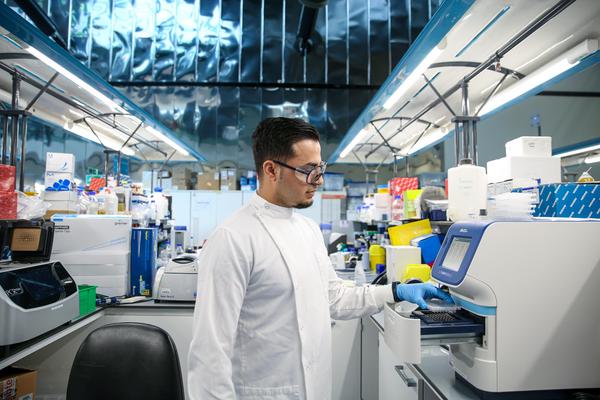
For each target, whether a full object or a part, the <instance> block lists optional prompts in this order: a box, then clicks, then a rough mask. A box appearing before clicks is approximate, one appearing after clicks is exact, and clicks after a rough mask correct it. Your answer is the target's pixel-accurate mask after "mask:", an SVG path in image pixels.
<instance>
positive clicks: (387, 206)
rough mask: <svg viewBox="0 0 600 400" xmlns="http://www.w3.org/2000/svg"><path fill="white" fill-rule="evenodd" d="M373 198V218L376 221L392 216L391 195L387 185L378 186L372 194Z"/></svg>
mask: <svg viewBox="0 0 600 400" xmlns="http://www.w3.org/2000/svg"><path fill="white" fill-rule="evenodd" d="M373 197H374V200H375V211H374V215H373V219H375V220H377V221H388V220H390V219H391V217H392V196H390V193H389V190H388V188H387V186H383V187H378V188H377V193H375V195H374V196H373Z"/></svg>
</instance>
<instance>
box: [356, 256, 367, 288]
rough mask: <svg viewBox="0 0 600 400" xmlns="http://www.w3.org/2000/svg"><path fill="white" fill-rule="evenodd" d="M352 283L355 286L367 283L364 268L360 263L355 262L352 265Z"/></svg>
mask: <svg viewBox="0 0 600 400" xmlns="http://www.w3.org/2000/svg"><path fill="white" fill-rule="evenodd" d="M367 259H368V256H367ZM354 283H355V284H356V286H364V285H365V284H366V283H367V277H366V276H365V269H364V268H363V266H362V264H361V263H356V266H355V267H354Z"/></svg>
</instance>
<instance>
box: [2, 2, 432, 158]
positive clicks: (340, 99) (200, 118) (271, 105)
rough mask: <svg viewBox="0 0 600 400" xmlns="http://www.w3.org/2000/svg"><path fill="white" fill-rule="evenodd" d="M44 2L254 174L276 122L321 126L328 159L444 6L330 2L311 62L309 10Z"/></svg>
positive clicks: (195, 132)
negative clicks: (306, 39) (302, 30)
mask: <svg viewBox="0 0 600 400" xmlns="http://www.w3.org/2000/svg"><path fill="white" fill-rule="evenodd" d="M0 1H7V0H0ZM34 1H36V2H37V3H38V4H39V5H40V6H41V7H42V8H43V9H44V10H46V11H47V13H48V15H49V16H50V18H51V19H52V20H53V21H54V22H55V23H56V25H57V26H58V27H59V31H60V33H61V34H62V35H63V37H64V38H65V39H66V40H67V43H68V45H69V50H70V51H71V53H72V54H73V55H74V56H75V57H77V59H79V60H80V61H81V62H82V63H84V64H85V65H87V66H88V67H90V68H92V69H93V70H95V71H96V72H97V73H98V74H100V75H101V76H102V77H103V78H105V79H107V80H108V81H110V82H111V83H113V84H114V85H115V86H117V87H119V88H120V89H121V90H122V91H123V92H124V93H125V94H126V95H128V96H129V97H130V98H131V99H132V100H133V101H135V102H137V103H138V104H139V105H140V106H141V107H143V108H144V109H146V110H147V111H149V112H150V113H151V114H153V115H154V116H156V117H158V118H159V119H160V120H161V121H162V122H163V123H164V124H165V125H167V126H169V127H170V128H172V129H173V130H174V131H175V132H177V133H178V134H179V135H181V137H182V139H183V140H185V141H186V142H188V143H189V144H190V145H192V146H195V147H196V148H197V149H198V150H199V151H200V152H201V153H202V154H204V155H207V157H208V158H209V161H210V162H211V163H213V164H218V163H224V162H230V163H233V164H235V165H238V166H240V167H248V168H249V167H252V156H251V147H250V135H251V133H252V130H253V129H254V127H255V126H256V124H257V123H258V122H259V121H260V120H261V119H262V118H266V117H269V116H293V117H299V118H304V119H307V120H309V121H310V122H311V123H313V124H314V125H316V126H317V128H318V129H319V131H320V132H321V134H322V137H323V158H327V157H328V156H329V155H330V154H331V153H332V152H333V150H334V149H335V148H336V146H337V144H338V143H339V141H340V139H341V138H342V137H343V136H344V134H345V133H346V131H347V130H348V128H349V127H350V125H351V124H352V122H353V121H354V119H355V118H356V117H357V116H358V114H359V113H360V112H361V110H362V109H363V108H364V107H365V106H366V104H367V103H368V101H369V99H370V98H371V97H372V96H373V94H374V93H375V91H376V89H377V88H378V86H379V85H380V84H381V83H383V81H384V80H385V79H386V78H387V76H388V75H389V73H390V71H391V69H392V68H393V67H394V65H395V64H396V63H397V62H398V61H399V60H400V58H401V57H402V55H403V54H404V52H405V51H406V50H407V49H408V47H409V45H410V43H411V42H412V40H414V39H415V38H416V36H417V34H418V33H419V32H420V30H421V29H422V28H423V27H424V26H425V24H426V23H427V21H428V20H429V19H430V17H431V15H432V14H433V13H434V12H435V11H436V10H437V8H438V7H439V5H440V3H441V2H442V0H329V3H328V5H327V6H326V7H324V8H322V9H321V10H320V12H319V15H318V18H317V21H316V25H315V32H314V34H313V36H312V43H313V46H314V48H313V49H312V51H311V52H309V53H308V54H306V55H303V54H300V53H299V52H297V51H296V50H295V49H294V42H295V39H296V32H297V30H298V22H299V17H300V11H301V4H300V2H299V1H298V0H277V1H270V0H239V1H224V0H34ZM7 4H9V5H10V6H12V7H13V8H16V6H15V4H14V3H12V0H8V1H7ZM21 14H22V13H21Z"/></svg>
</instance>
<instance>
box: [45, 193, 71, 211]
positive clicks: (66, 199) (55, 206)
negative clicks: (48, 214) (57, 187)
mask: <svg viewBox="0 0 600 400" xmlns="http://www.w3.org/2000/svg"><path fill="white" fill-rule="evenodd" d="M42 198H43V200H44V202H46V203H47V204H48V205H49V207H50V208H48V210H63V211H66V212H65V214H71V213H74V212H77V208H78V199H77V192H71V191H60V192H52V191H45V192H43V193H42Z"/></svg>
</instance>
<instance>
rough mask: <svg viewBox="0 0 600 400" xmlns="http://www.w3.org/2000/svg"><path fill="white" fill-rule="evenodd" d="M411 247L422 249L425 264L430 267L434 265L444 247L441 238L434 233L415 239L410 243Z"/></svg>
mask: <svg viewBox="0 0 600 400" xmlns="http://www.w3.org/2000/svg"><path fill="white" fill-rule="evenodd" d="M410 245H411V246H415V247H418V248H420V249H421V258H422V260H423V264H427V265H429V266H432V265H433V262H434V261H435V258H436V257H437V255H438V253H439V251H440V248H441V247H442V243H441V241H440V237H439V236H438V235H436V234H434V233H432V234H429V235H424V236H419V237H417V238H414V239H412V240H411V241H410Z"/></svg>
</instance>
